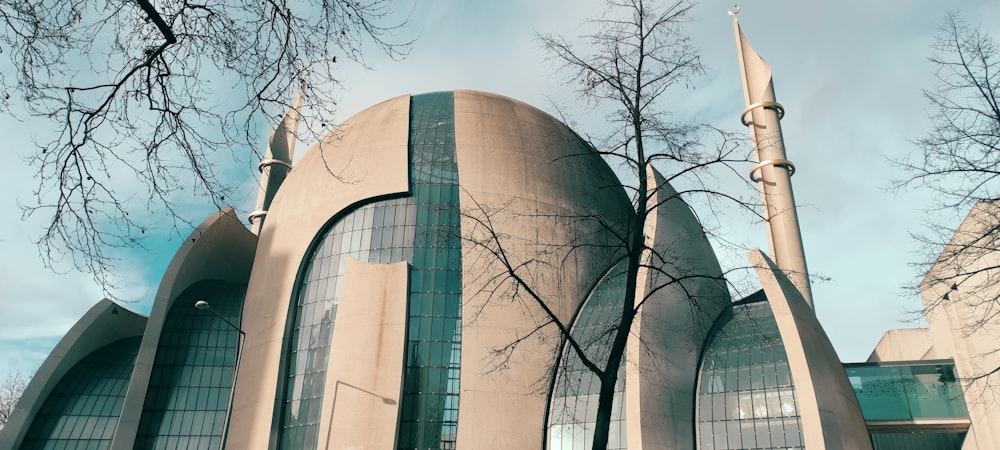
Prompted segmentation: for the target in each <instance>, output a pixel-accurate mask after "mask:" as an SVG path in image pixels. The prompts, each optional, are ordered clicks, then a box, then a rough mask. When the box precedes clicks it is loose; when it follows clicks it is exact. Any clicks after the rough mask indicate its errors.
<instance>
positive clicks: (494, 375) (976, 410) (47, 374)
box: [0, 22, 1000, 450]
mask: <svg viewBox="0 0 1000 450" xmlns="http://www.w3.org/2000/svg"><path fill="white" fill-rule="evenodd" d="M734 26H735V27H736V36H737V46H738V48H739V55H740V64H741V68H742V69H743V73H744V88H745V89H744V92H745V93H746V104H747V109H746V111H744V113H743V115H742V116H741V120H742V121H743V123H744V125H747V126H748V127H749V130H750V132H751V136H752V138H753V139H754V142H755V145H756V149H757V151H758V154H759V155H758V156H759V157H758V161H759V163H758V164H757V165H756V166H754V168H753V170H752V172H751V175H750V176H751V178H752V179H753V180H754V181H757V182H759V185H760V186H761V189H762V192H761V193H762V198H763V199H764V202H763V203H764V206H765V214H766V217H767V218H768V227H767V232H768V237H769V242H770V243H771V248H770V249H769V252H768V253H765V252H764V251H760V250H754V251H752V252H750V254H749V255H748V257H749V261H750V264H751V265H752V266H753V267H754V268H755V270H756V274H757V277H758V278H759V280H760V284H761V286H762V288H763V289H762V290H761V291H759V292H756V293H754V294H752V295H750V296H748V297H746V298H742V299H733V298H730V294H729V291H728V289H727V287H726V284H725V279H724V277H723V272H722V270H721V269H720V267H719V263H718V261H717V259H716V257H715V254H714V252H713V250H712V247H711V246H710V244H709V242H708V240H707V239H706V237H705V233H704V231H703V230H702V227H701V225H700V223H699V222H698V220H697V218H696V215H695V214H694V213H693V212H692V210H691V209H690V208H689V206H688V205H687V204H686V203H684V201H683V200H682V199H681V198H680V197H679V196H678V195H677V193H676V192H675V191H674V189H673V188H672V187H671V186H670V185H669V183H667V182H666V181H665V179H664V178H663V176H661V175H660V174H659V173H658V172H656V170H652V169H651V170H649V172H648V173H647V174H644V175H645V176H646V179H647V180H648V185H649V193H650V198H651V199H650V201H651V203H650V204H655V205H658V206H657V207H656V208H655V209H654V210H653V213H652V214H651V215H650V217H649V218H648V219H647V220H646V223H645V224H644V229H645V236H644V237H645V240H646V244H647V246H648V248H650V249H651V251H650V252H649V254H650V255H655V257H654V256H650V257H649V258H648V259H647V260H645V261H644V264H643V268H642V269H641V270H640V272H639V273H638V278H637V279H638V283H637V285H636V293H637V296H638V297H639V298H642V299H644V302H643V304H642V306H641V308H639V309H638V314H637V316H636V319H635V322H634V324H633V325H632V328H631V330H630V339H629V341H628V346H627V348H626V350H625V355H626V356H625V362H624V363H623V364H622V366H621V368H620V370H619V377H618V384H617V387H616V390H615V394H614V406H613V410H612V423H611V433H610V434H611V436H610V444H609V447H608V448H609V449H632V450H635V449H695V448H697V449H703V450H722V449H809V450H813V449H831V450H833V449H873V448H874V449H879V450H883V449H885V450H890V449H902V448H905V449H908V450H921V449H965V450H973V449H984V450H985V449H991V448H998V447H1000V435H998V436H996V437H994V434H995V433H996V432H994V431H992V430H994V429H1000V409H998V408H997V407H996V402H995V400H992V399H991V398H989V395H991V391H989V390H988V389H985V388H983V387H982V385H979V386H980V387H975V386H977V385H975V384H972V385H966V384H962V383H961V380H962V379H963V377H969V376H973V375H977V374H981V373H983V369H984V368H987V369H988V368H991V367H997V366H1000V356H997V352H996V351H995V350H996V348H995V340H991V339H989V337H990V336H996V335H997V334H996V331H997V330H993V327H994V325H993V321H991V320H987V321H985V323H983V321H981V320H980V321H978V322H977V319H979V318H982V317H983V316H982V311H980V310H978V309H977V306H975V305H976V304H973V303H963V302H962V301H961V300H960V297H963V298H964V297H971V296H972V295H973V293H975V294H976V295H985V294H984V293H989V292H994V293H995V290H996V289H997V288H995V287H994V284H995V283H992V282H991V280H990V279H989V277H988V276H986V275H985V274H982V275H981V276H978V275H976V276H978V278H975V280H974V281H970V282H968V283H965V284H963V285H962V286H963V287H962V288H959V287H957V286H956V285H954V284H952V283H950V282H949V281H948V280H953V279H954V276H955V273H953V272H954V271H956V270H968V267H970V264H981V265H983V267H987V265H989V264H992V262H994V261H992V260H993V259H996V258H998V256H997V255H996V254H994V253H989V254H988V255H978V256H977V257H976V258H973V260H971V261H958V262H959V263H961V264H953V263H954V262H955V261H953V260H942V263H941V264H939V265H938V266H935V268H934V269H933V270H932V271H931V272H930V274H929V275H928V279H927V280H925V286H924V290H923V291H924V300H925V303H926V304H927V305H928V307H929V309H928V311H929V317H930V329H929V330H924V329H921V330H895V331H892V332H889V333H888V334H886V336H885V338H883V340H882V342H880V343H879V345H878V347H877V348H876V349H875V350H874V352H873V353H872V357H871V358H870V359H869V361H867V362H864V363H858V364H846V365H845V364H842V363H841V362H840V361H839V360H838V359H837V356H836V353H835V352H834V350H833V347H832V345H831V344H830V342H829V339H828V338H827V336H826V334H825V332H824V331H823V329H822V327H821V326H820V323H819V321H818V320H817V318H816V315H815V312H814V310H813V308H812V303H813V298H812V293H811V290H810V288H809V284H808V283H809V281H808V272H807V270H806V265H805V256H804V250H803V248H802V242H801V238H800V237H799V234H798V233H799V231H798V224H797V218H796V217H795V211H794V198H793V196H792V193H791V183H790V177H791V175H792V174H793V173H794V170H795V169H794V165H793V164H792V163H791V161H789V160H787V159H786V158H785V151H784V145H783V143H782V142H781V134H780V133H781V131H780V123H779V121H780V118H781V116H783V115H784V109H783V108H782V107H781V105H780V104H778V103H777V101H776V100H775V98H774V91H773V86H772V84H771V80H770V69H769V68H768V67H767V65H766V63H764V62H763V59H761V58H760V57H759V56H757V54H756V53H755V52H754V51H753V49H752V48H751V47H750V46H749V43H748V42H747V41H746V39H745V37H744V36H743V33H742V31H740V30H739V26H738V24H736V23H735V22H734ZM297 122H298V118H297V116H296V112H295V109H293V111H292V112H290V113H289V115H288V116H287V117H286V118H285V120H284V121H283V122H282V123H281V124H280V125H279V126H278V128H277V130H276V131H275V133H274V134H273V135H272V137H271V140H270V145H269V148H268V152H267V157H266V158H265V159H264V160H263V161H262V162H261V165H260V168H261V172H262V181H261V192H260V196H259V199H258V203H257V209H256V210H255V211H253V212H252V213H250V215H249V218H248V219H246V220H245V219H244V218H242V217H238V216H237V215H236V213H235V212H234V211H233V210H232V209H229V208H227V209H224V210H222V211H219V212H218V213H216V214H214V215H212V216H211V217H209V218H207V219H206V220H205V221H204V222H203V223H202V224H201V225H200V226H199V227H197V229H195V231H194V232H193V233H192V234H191V235H190V236H189V238H188V239H186V240H185V241H184V243H183V244H182V245H181V247H180V249H179V250H178V251H177V253H176V255H175V256H174V258H173V260H172V262H171V263H170V265H169V267H168V268H167V270H166V272H165V273H164V275H163V278H162V281H161V283H160V286H159V289H158V291H157V292H156V298H155V301H154V304H153V309H152V311H151V312H150V314H149V316H148V317H144V316H141V315H138V314H135V313H133V312H131V311H129V310H128V309H126V308H124V307H122V306H120V305H117V304H114V303H113V302H110V301H107V300H103V301H101V302H99V303H98V304H96V305H95V306H94V307H93V308H91V310H90V311H88V312H87V314H86V315H85V316H84V317H83V318H81V319H80V321H79V322H78V323H77V324H76V325H75V326H74V327H73V328H72V329H71V330H70V332H69V333H68V334H67V335H66V336H65V337H64V338H63V339H62V341H60V343H59V344H58V345H57V347H56V348H55V350H54V351H53V352H52V354H51V355H50V356H49V357H48V359H46V361H45V362H44V364H43V365H42V366H41V368H40V369H39V371H38V373H37V374H36V375H35V377H34V378H33V379H32V380H31V382H30V384H29V385H28V388H27V390H26V391H25V392H24V395H23V396H22V400H21V402H20V403H19V404H18V407H17V409H16V411H15V413H14V415H13V416H12V417H11V418H10V421H9V422H8V424H7V426H6V427H5V428H4V429H3V430H2V431H0V448H12V449H13V448H17V449H35V448H38V449H50V448H51V449H116V450H117V449H120V450H124V449H171V450H172V449H219V448H226V449H296V450H300V449H305V450H312V449H377V450H392V449H552V450H560V449H585V448H590V442H591V441H590V439H591V437H592V434H593V430H594V426H595V421H596V412H597V402H598V398H599V393H598V389H597V388H598V386H599V380H598V379H597V377H596V376H595V375H594V373H593V371H591V370H590V369H588V368H587V366H586V364H584V362H583V361H582V359H581V357H580V356H579V354H580V353H578V352H576V351H575V350H574V349H571V348H570V347H571V346H573V345H577V346H579V347H581V348H582V349H581V350H580V351H582V352H584V354H586V355H588V356H590V357H593V358H594V359H595V360H600V359H601V358H605V360H606V353H607V351H608V347H609V344H608V343H609V340H608V336H609V330H614V326H615V323H616V320H617V318H618V317H620V312H621V310H622V308H623V304H622V302H621V298H622V293H623V292H624V291H625V289H626V286H628V285H629V284H628V282H627V281H628V280H627V276H626V273H625V270H624V268H623V264H622V261H623V257H624V256H625V254H624V246H623V242H624V240H625V239H627V236H626V234H627V233H626V231H627V230H628V229H630V224H631V223H633V222H634V221H635V220H637V216H636V213H635V210H634V209H633V206H632V203H631V201H630V199H629V196H628V195H627V194H626V191H625V190H624V189H623V188H622V184H621V182H620V181H619V180H618V178H617V177H616V175H615V174H614V172H613V171H612V170H611V168H610V167H609V166H608V165H607V163H606V162H605V161H604V160H603V159H602V158H601V156H600V155H599V154H598V153H597V152H596V151H595V150H594V149H592V148H591V147H590V146H589V145H588V144H586V143H585V142H584V141H583V140H582V139H581V138H580V137H579V136H577V135H576V134H575V133H574V132H573V131H572V130H570V129H569V128H568V127H566V126H565V125H564V124H562V123H560V122H559V121H558V120H556V119H554V118H553V117H551V116H549V115H548V114H546V113H544V112H542V111H540V110H538V109H536V108H534V107H531V106H529V105H527V104H524V103H522V102H519V101H517V100H513V99H510V98H506V97H502V96H499V95H495V94H490V93H484V92H476V91H454V92H438V93H430V94H422V95H412V96H411V95H404V96H401V97H396V98H393V99H390V100H387V101H384V102H382V103H379V104H377V105H375V106H372V107H370V108H368V109H366V110H364V111H362V112H360V113H358V114H357V115H355V116H354V117H352V118H351V119H349V120H347V121H346V122H345V123H344V124H342V125H341V126H339V127H338V128H337V129H336V130H335V131H334V132H332V133H331V134H330V135H328V136H327V137H326V138H324V139H323V140H321V141H320V142H319V143H317V144H316V145H314V146H313V147H312V148H311V149H310V150H309V151H308V153H306V154H305V156H303V157H302V158H301V160H299V161H298V162H296V163H295V164H294V166H293V164H292V156H293V144H294V139H293V138H292V136H293V134H294V133H295V129H296V127H297ZM997 210H998V209H997V207H996V206H994V205H993V204H984V205H981V206H980V207H977V208H976V209H975V210H974V211H973V213H972V214H970V218H969V219H967V221H966V224H963V227H962V230H967V231H969V233H970V235H973V234H975V233H974V232H975V227H981V226H983V224H985V223H993V224H995V223H997V222H996V221H995V220H994V221H993V222H989V219H990V218H993V219H995V217H992V216H991V215H990V213H995V212H996V211H997ZM963 236H964V235H963V234H962V233H961V232H960V233H959V234H957V235H956V238H955V239H956V240H955V242H954V243H953V244H954V245H955V246H958V247H961V246H962V245H963V244H964V243H967V241H963V239H965V238H963ZM959 253H960V252H959ZM769 254H770V255H775V256H774V257H773V258H772V257H771V256H769ZM974 277H975V276H974ZM964 286H968V287H969V289H970V293H969V294H968V295H966V292H965V289H966V288H965V287H964ZM972 287H975V289H972ZM973 291H974V292H973ZM942 299H943V306H942ZM816 301H823V299H816ZM932 306H933V308H932ZM980 307H981V306H980ZM556 323H560V324H566V325H565V326H566V330H567V331H566V332H568V333H569V335H570V336H572V338H573V339H568V338H567V336H566V334H565V333H564V332H563V331H561V329H560V327H559V326H557V325H556ZM976 325H978V326H976ZM991 351H992V352H991ZM970 386H971V387H970Z"/></svg>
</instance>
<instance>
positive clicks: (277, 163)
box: [248, 90, 304, 235]
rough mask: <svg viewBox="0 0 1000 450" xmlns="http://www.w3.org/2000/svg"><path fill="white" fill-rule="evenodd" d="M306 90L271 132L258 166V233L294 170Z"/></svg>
mask: <svg viewBox="0 0 1000 450" xmlns="http://www.w3.org/2000/svg"><path fill="white" fill-rule="evenodd" d="M303 94H304V93H303V91H302V90H299V95H298V97H297V98H296V99H295V103H294V104H293V105H292V108H291V109H290V110H288V113H287V114H285V118H284V119H282V121H281V123H279V124H278V126H277V127H276V128H275V129H274V131H273V132H271V137H270V139H268V143H267V153H265V154H264V159H263V160H262V161H261V162H260V164H258V165H257V169H258V170H260V174H261V175H260V191H259V192H258V193H257V205H256V207H255V208H254V211H253V212H251V213H250V217H249V218H248V219H249V221H250V225H251V229H252V231H253V232H254V234H258V235H259V234H260V230H261V228H262V227H263V226H264V216H266V215H267V210H268V208H270V207H271V200H272V199H274V194H275V193H276V192H278V188H279V187H280V186H281V183H282V182H283V181H285V176H286V175H288V171H290V170H292V156H293V155H294V154H295V135H296V133H297V131H298V129H299V108H301V107H302V97H303Z"/></svg>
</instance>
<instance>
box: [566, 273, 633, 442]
mask: <svg viewBox="0 0 1000 450" xmlns="http://www.w3.org/2000/svg"><path fill="white" fill-rule="evenodd" d="M625 281H626V280H625V267H624V264H619V266H618V267H616V268H614V269H612V270H611V271H610V272H609V274H608V275H607V276H605V277H604V279H603V280H601V282H600V283H598V285H597V286H596V287H595V288H594V291H593V292H592V293H591V295H590V298H588V299H587V302H586V303H585V304H584V306H583V309H582V310H581V311H580V315H579V317H578V318H577V320H576V322H575V323H574V324H573V331H572V333H573V337H574V339H576V341H577V342H578V343H579V344H580V346H581V347H583V349H584V351H585V352H586V353H587V355H588V356H589V358H590V359H591V360H592V361H595V362H597V363H598V365H604V364H605V363H606V361H607V359H608V353H609V352H610V350H611V341H612V340H613V338H614V336H613V334H612V333H609V330H613V329H614V327H615V324H616V323H617V322H618V318H620V317H621V311H622V307H623V305H622V292H623V291H624V290H625ZM624 369H625V362H624V361H622V365H621V367H620V369H619V371H618V382H617V384H616V385H615V397H614V403H613V405H612V407H611V426H610V429H609V436H608V450H624V449H625V448H626V447H627V439H626V438H627V436H626V429H625V398H624V395H625V392H624V391H625V370H624ZM600 387H601V382H600V378H598V377H597V375H595V374H594V373H593V372H591V371H590V369H587V367H585V366H584V365H583V362H582V361H581V360H580V357H579V356H578V355H577V354H576V352H574V351H573V350H572V349H571V348H569V346H564V349H563V356H562V359H561V361H560V363H559V368H558V372H557V374H556V380H555V385H554V386H553V391H552V401H551V405H550V409H549V419H548V432H549V438H548V439H549V445H548V447H547V448H549V449H552V450H589V449H590V448H591V446H592V445H593V436H594V428H595V425H596V422H597V403H598V397H599V395H600Z"/></svg>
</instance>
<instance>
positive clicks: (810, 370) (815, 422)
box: [748, 249, 872, 450]
mask: <svg viewBox="0 0 1000 450" xmlns="http://www.w3.org/2000/svg"><path fill="white" fill-rule="evenodd" d="M748 257H749V259H750V264H751V265H752V266H753V267H754V268H755V269H756V271H757V277H758V278H759V279H760V283H761V286H762V287H763V288H764V293H765V294H766V295H767V300H768V304H769V305H770V306H771V311H772V312H773V313H774V320H775V322H776V323H777V325H778V332H779V333H781V341H782V343H784V345H785V353H786V354H787V355H788V368H789V370H790V372H791V374H792V380H793V382H794V383H795V401H796V403H797V404H798V409H799V416H800V417H801V423H802V440H803V443H804V444H805V447H806V448H807V449H809V450H824V449H829V450H844V449H846V450H851V449H859V450H871V448H872V446H871V441H870V439H869V437H868V431H867V429H866V428H865V421H864V418H863V417H862V416H861V408H860V407H859V406H858V400H857V397H855V395H854V389H852V388H851V384H850V382H849V381H848V380H847V374H846V373H845V372H844V367H843V366H842V365H841V364H840V359H838V358H837V352H836V351H834V349H833V345H832V344H830V339H829V338H828V337H827V336H826V333H825V332H824V331H823V327H822V326H821V325H820V324H819V321H818V320H817V318H816V313H815V312H814V311H813V309H812V307H811V306H810V305H809V304H808V303H807V302H806V301H805V299H804V298H803V297H802V294H801V293H799V291H798V289H797V288H796V287H795V285H793V284H792V282H791V281H790V280H789V279H788V277H787V276H786V275H785V273H784V272H782V271H781V269H779V268H778V267H777V266H776V265H775V263H774V262H773V261H771V259H770V258H768V257H767V255H765V254H764V252H762V251H760V250H757V249H754V250H752V251H750V253H749V254H748Z"/></svg>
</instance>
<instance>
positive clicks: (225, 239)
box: [111, 207, 257, 450]
mask: <svg viewBox="0 0 1000 450" xmlns="http://www.w3.org/2000/svg"><path fill="white" fill-rule="evenodd" d="M256 243H257V237H256V236H254V235H253V234H252V233H250V231H249V230H247V229H246V227H244V226H243V224H242V223H241V222H240V221H239V219H237V218H236V215H235V212H234V211H233V209H232V208H228V207H227V208H225V209H223V210H221V211H219V212H216V213H215V214H213V215H212V216H210V217H209V218H208V219H205V221H204V222H202V223H201V225H199V226H198V227H197V228H195V230H194V231H193V232H192V233H191V234H190V235H189V236H188V237H187V239H185V241H184V243H183V244H182V245H181V247H180V248H179V249H178V250H177V253H176V254H175V255H174V258H173V259H172V260H171V261H170V265H168V266H167V270H166V272H165V273H164V275H163V278H162V279H161V281H160V286H159V289H158V290H157V291H156V299H155V301H154V302H153V310H152V312H151V313H150V315H149V323H148V325H147V326H146V331H145V333H144V334H143V337H142V344H141V346H140V348H139V355H138V357H137V358H136V363H135V369H134V371H133V373H132V381H131V383H130V384H129V389H128V393H127V394H126V396H125V405H124V407H123V411H122V420H121V421H120V423H119V424H118V430H117V431H116V433H115V440H114V442H113V444H112V447H111V448H113V449H121V450H125V449H133V448H136V436H137V434H138V433H139V424H140V419H141V418H142V416H143V414H142V413H143V407H144V403H145V402H146V394H147V390H148V389H149V386H150V376H151V375H152V373H153V369H154V363H155V362H156V354H157V350H158V348H159V346H160V345H161V336H162V335H163V332H164V328H165V326H167V320H168V319H169V318H170V317H171V316H170V315H169V314H168V312H169V311H171V309H172V307H173V306H174V303H175V301H176V300H177V299H178V298H183V296H182V294H183V293H184V292H185V291H188V289H189V288H191V287H192V286H195V285H197V284H198V283H199V282H203V281H207V280H219V281H222V282H228V283H231V284H234V285H237V286H239V287H242V286H246V283H247V279H248V277H249V275H250V267H251V266H252V265H253V261H254V259H253V258H254V247H255V246H256ZM240 290H242V289H240ZM187 300H190V298H188V299H187ZM206 300H208V301H209V302H211V301H212V299H211V298H207V299H206ZM185 307H186V306H185ZM190 308H191V309H192V310H194V302H193V301H192V302H191V305H190ZM204 313H205V314H208V312H207V311H205V312H204Z"/></svg>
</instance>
